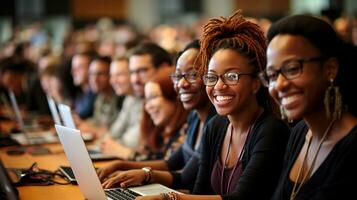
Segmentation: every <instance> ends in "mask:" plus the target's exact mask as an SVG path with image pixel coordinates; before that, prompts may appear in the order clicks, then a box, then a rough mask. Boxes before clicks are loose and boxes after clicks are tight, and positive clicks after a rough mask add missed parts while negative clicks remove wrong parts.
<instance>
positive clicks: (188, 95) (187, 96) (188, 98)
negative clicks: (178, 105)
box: [180, 94, 193, 102]
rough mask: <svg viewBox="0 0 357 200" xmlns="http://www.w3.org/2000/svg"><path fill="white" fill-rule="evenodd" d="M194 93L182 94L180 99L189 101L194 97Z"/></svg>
mask: <svg viewBox="0 0 357 200" xmlns="http://www.w3.org/2000/svg"><path fill="white" fill-rule="evenodd" d="M192 96H193V94H181V95H180V100H181V101H183V102H185V101H189V100H191V99H192Z"/></svg>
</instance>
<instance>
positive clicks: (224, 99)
mask: <svg viewBox="0 0 357 200" xmlns="http://www.w3.org/2000/svg"><path fill="white" fill-rule="evenodd" d="M232 98H233V97H232V96H216V100H217V101H226V100H230V99H232Z"/></svg>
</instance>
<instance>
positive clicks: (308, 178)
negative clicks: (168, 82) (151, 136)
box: [98, 12, 357, 200]
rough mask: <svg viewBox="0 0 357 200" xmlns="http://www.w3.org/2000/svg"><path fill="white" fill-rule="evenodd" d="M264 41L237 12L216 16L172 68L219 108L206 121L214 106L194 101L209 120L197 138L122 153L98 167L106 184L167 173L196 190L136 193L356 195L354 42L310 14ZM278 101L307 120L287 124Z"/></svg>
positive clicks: (179, 83)
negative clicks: (150, 154) (159, 152)
mask: <svg viewBox="0 0 357 200" xmlns="http://www.w3.org/2000/svg"><path fill="white" fill-rule="evenodd" d="M265 41H266V39H265V38H264V35H263V34H262V32H261V31H260V29H259V27H257V26H256V25H254V24H252V23H250V22H248V21H246V20H245V19H244V17H243V16H241V15H240V13H239V12H238V13H236V14H234V15H233V16H231V17H229V18H219V19H213V20H211V21H210V22H209V23H208V24H207V25H206V26H205V29H204V35H203V37H202V38H201V40H200V44H201V48H199V47H197V48H194V47H188V48H187V49H185V50H184V52H183V53H182V54H181V55H180V56H179V58H178V60H177V63H176V71H175V73H174V74H173V75H172V76H171V77H172V79H173V82H174V85H175V88H176V91H177V92H178V94H179V98H180V100H181V102H182V103H183V105H184V107H185V108H189V105H190V103H192V99H191V97H194V96H195V94H196V92H193V93H191V92H190V91H197V89H198V88H200V87H202V88H201V90H204V89H205V90H206V93H207V96H208V98H209V100H210V101H211V103H212V105H213V106H214V108H215V111H216V112H217V114H218V115H215V116H214V117H213V118H211V119H210V120H209V121H208V122H205V120H204V119H208V118H210V117H209V116H210V115H207V113H208V112H209V110H210V109H209V108H208V107H206V108H205V109H203V110H204V111H205V112H203V111H200V110H201V109H200V108H202V107H201V106H198V105H199V104H197V107H191V109H192V108H194V109H195V111H196V114H197V115H198V117H199V119H200V123H201V124H205V126H204V128H203V126H197V124H195V125H194V126H192V127H195V128H196V130H195V131H193V132H189V133H194V135H195V136H194V137H193V138H194V140H195V142H192V139H191V135H188V137H187V138H186V142H185V143H184V144H183V145H182V146H181V147H180V149H179V150H177V151H176V152H175V153H174V154H173V155H171V156H170V157H169V158H168V159H166V160H153V161H144V162H133V161H115V162H113V163H111V164H109V165H108V166H107V167H104V168H101V169H99V170H98V174H99V177H100V178H101V180H102V181H103V187H105V188H110V187H115V186H121V187H129V186H133V185H140V184H143V183H147V182H151V183H152V182H159V183H162V184H165V185H167V186H170V187H173V188H176V189H188V190H190V192H191V194H160V195H157V196H145V197H138V198H137V199H183V200H184V199H348V198H351V197H353V198H355V195H354V194H353V193H354V192H353V184H351V183H352V181H353V179H354V178H355V177H356V172H355V167H356V164H354V161H353V156H354V155H355V153H356V150H357V149H356V148H357V147H356V130H355V129H356V125H357V119H356V117H355V103H354V101H353V100H354V97H353V96H352V95H349V94H348V89H347V88H348V83H349V84H351V82H352V80H353V79H352V75H351V74H350V73H351V72H353V68H351V66H349V65H351V64H352V63H353V62H352V59H353V56H354V55H355V54H356V50H355V48H354V47H351V46H349V45H346V44H344V43H342V42H341V40H340V39H339V38H338V36H337V35H336V33H335V31H334V30H333V29H332V28H331V26H330V25H329V24H328V23H326V22H325V21H323V20H321V19H318V18H315V17H311V16H291V17H287V18H284V19H282V20H280V21H278V22H277V23H275V24H273V26H272V27H271V28H270V30H269V33H268V45H267V46H265V44H266V43H265ZM327 41H328V42H327ZM190 59H191V60H190ZM200 73H201V74H204V75H203V76H199V74H200ZM346 82H348V83H346ZM203 85H205V87H203ZM263 86H266V87H263ZM148 87H149V86H148ZM269 93H270V96H268V94H269ZM342 97H343V98H342ZM195 99H196V100H198V98H195ZM342 99H343V101H342ZM274 101H275V102H276V103H278V104H279V105H280V109H281V116H282V117H283V118H286V119H288V120H289V121H290V120H297V121H299V120H301V119H302V120H301V121H299V122H298V123H297V124H296V125H295V126H294V127H292V128H291V129H289V127H288V126H287V124H286V123H285V122H283V121H282V120H280V119H278V118H277V117H276V115H275V114H274V113H275V112H274V111H276V109H275V108H276V106H275V105H276V104H275V102H274ZM203 113H206V117H205V118H203V119H202V114H203ZM190 127H191V126H190ZM190 127H189V129H190ZM200 138H202V139H200ZM197 143H199V144H200V145H199V147H198V148H195V147H196V145H195V144H197ZM187 144H188V145H190V147H191V148H187ZM192 150H193V152H192ZM187 155H189V156H187ZM142 167H151V168H152V170H150V171H149V172H148V171H147V170H142V169H141V168H142Z"/></svg>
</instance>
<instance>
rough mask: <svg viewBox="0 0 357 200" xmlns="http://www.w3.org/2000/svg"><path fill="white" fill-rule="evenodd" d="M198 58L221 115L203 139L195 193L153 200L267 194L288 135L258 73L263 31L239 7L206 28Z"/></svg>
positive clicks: (262, 56) (273, 183) (263, 47)
mask: <svg viewBox="0 0 357 200" xmlns="http://www.w3.org/2000/svg"><path fill="white" fill-rule="evenodd" d="M200 43H201V47H202V48H201V49H200V53H199V56H198V59H199V60H198V61H197V63H202V64H201V65H200V66H201V67H199V68H198V70H199V71H200V72H201V73H203V74H204V76H203V80H204V84H205V85H206V92H207V94H208V97H209V99H210V100H211V102H212V103H213V105H214V106H215V108H216V111H217V113H218V114H219V115H217V116H215V117H213V118H212V119H211V121H210V122H209V123H208V124H207V126H206V129H205V133H204V138H202V139H203V140H202V152H201V161H200V166H199V172H198V175H197V179H196V183H195V187H194V190H193V193H194V194H195V195H179V194H176V193H163V194H161V195H160V197H161V198H159V197H157V198H156V199H182V200H185V199H212V200H213V199H239V200H242V199H243V200H244V199H269V198H270V196H271V195H272V193H273V191H274V188H275V186H276V184H277V181H278V178H279V174H280V171H281V168H282V163H283V155H284V151H285V147H286V143H287V140H288V136H289V128H288V127H287V126H286V124H285V123H284V122H283V121H281V120H279V119H278V118H277V117H275V116H274V115H273V114H272V108H273V107H274V106H273V104H272V103H270V102H272V101H271V99H270V97H269V94H268V91H267V89H266V88H264V87H261V83H260V81H259V79H258V77H257V73H258V72H260V71H262V70H263V68H264V67H265V64H266V55H265V51H266V45H265V38H264V34H263V32H262V31H261V29H260V28H259V27H258V26H257V25H256V24H253V23H251V22H249V21H247V20H245V19H244V18H243V17H242V16H241V14H240V12H237V13H235V14H234V15H233V16H231V17H229V18H223V17H222V18H218V19H212V20H210V21H209V23H208V24H207V25H206V26H205V28H204V34H203V37H202V38H201V41H200Z"/></svg>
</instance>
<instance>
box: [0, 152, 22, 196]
mask: <svg viewBox="0 0 357 200" xmlns="http://www.w3.org/2000/svg"><path fill="white" fill-rule="evenodd" d="M0 199H8V200H18V199H19V196H18V191H17V189H16V188H15V187H14V186H13V185H12V183H11V180H10V177H9V175H8V173H7V170H6V168H5V167H4V164H3V163H2V161H1V159H0Z"/></svg>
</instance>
